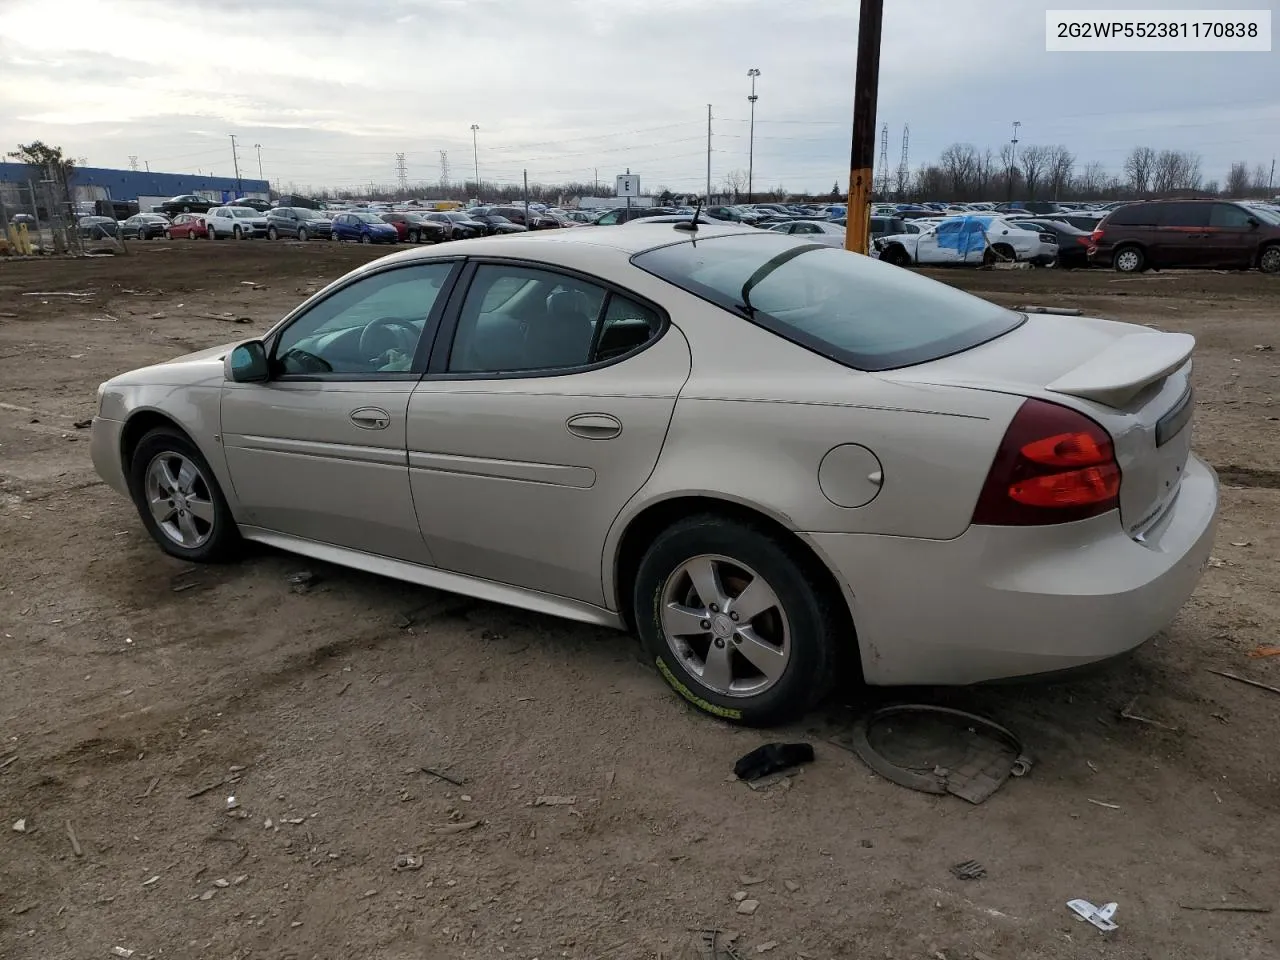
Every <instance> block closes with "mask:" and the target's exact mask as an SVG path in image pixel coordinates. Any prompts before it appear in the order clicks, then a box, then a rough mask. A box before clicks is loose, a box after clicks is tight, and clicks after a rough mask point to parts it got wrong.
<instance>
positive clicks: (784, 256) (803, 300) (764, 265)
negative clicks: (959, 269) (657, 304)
mask: <svg viewBox="0 0 1280 960" xmlns="http://www.w3.org/2000/svg"><path fill="white" fill-rule="evenodd" d="M632 262H633V263H634V264H635V265H636V266H638V267H640V268H641V269H642V270H646V271H648V272H649V273H652V274H654V275H655V276H658V277H661V278H662V279H663V280H666V281H668V282H669V283H673V284H675V285H676V286H677V287H680V288H682V289H684V290H687V291H688V292H690V293H692V294H694V295H695V296H698V297H702V298H703V299H705V300H708V301H710V302H711V303H714V304H716V305H717V306H720V307H723V308H724V309H725V310H728V311H730V312H731V313H734V314H736V315H737V316H739V317H742V318H743V319H744V320H746V321H750V322H752V323H755V324H757V325H759V326H761V327H764V328H765V329H767V330H771V331H772V332H774V333H776V334H778V335H779V336H781V337H784V338H786V339H787V340H790V341H792V342H793V343H797V344H799V345H800V346H803V347H806V348H808V349H810V350H813V351H814V352H816V353H819V354H822V355H823V356H825V357H828V358H830V359H832V360H835V361H836V362H838V363H842V364H844V365H845V366H849V367H853V368H855V369H858V370H871V371H874V370H892V369H896V368H898V367H906V366H911V365H912V364H916V363H924V362H927V361H929V360H936V359H938V358H940V357H945V356H949V355H951V354H953V353H959V352H961V351H963V350H968V349H969V348H971V347H975V346H977V345H978V344H980V343H985V342H986V341H988V340H991V339H994V338H995V337H998V336H1000V335H1001V334H1004V333H1007V332H1008V331H1010V330H1012V329H1013V328H1014V327H1017V326H1018V325H1019V324H1021V323H1022V322H1023V320H1024V319H1025V318H1024V317H1023V316H1022V314H1019V313H1014V312H1013V311H1010V310H1006V309H1005V308H1003V307H998V306H995V305H994V304H992V303H988V302H987V301H986V300H980V299H978V298H977V297H974V296H970V295H969V294H967V293H962V292H960V291H959V290H956V289H954V288H952V287H949V286H947V285H945V284H942V283H938V282H937V281H935V280H929V279H927V278H925V277H921V276H918V275H917V274H914V273H912V272H910V271H909V270H903V269H901V268H899V267H893V266H890V265H888V264H885V263H881V262H879V261H878V260H872V259H870V258H868V257H863V256H860V255H858V254H854V253H850V252H848V251H846V250H841V249H837V248H835V247H827V246H820V245H817V244H812V243H804V242H803V241H801V240H799V239H796V238H791V237H785V236H781V235H777V234H773V233H770V232H766V231H761V232H760V234H758V235H747V236H731V237H714V238H708V239H705V240H699V241H697V244H696V246H695V245H694V244H693V243H691V242H689V241H685V242H683V243H676V244H671V245H669V246H665V247H659V248H657V249H655V250H648V251H645V252H643V253H639V254H636V255H635V256H634V257H633V258H632Z"/></svg>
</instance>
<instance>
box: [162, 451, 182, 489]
mask: <svg viewBox="0 0 1280 960" xmlns="http://www.w3.org/2000/svg"><path fill="white" fill-rule="evenodd" d="M184 462H185V461H184ZM160 485H161V486H162V487H164V488H165V489H166V490H168V491H169V492H170V493H177V492H178V477H177V475H175V474H174V472H173V465H172V464H171V463H170V462H169V461H168V460H167V459H164V460H161V461H160Z"/></svg>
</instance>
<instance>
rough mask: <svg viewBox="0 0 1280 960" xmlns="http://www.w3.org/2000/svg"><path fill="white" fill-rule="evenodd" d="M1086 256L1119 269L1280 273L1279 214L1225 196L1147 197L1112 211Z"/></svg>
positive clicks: (1133, 270) (1097, 232)
mask: <svg viewBox="0 0 1280 960" xmlns="http://www.w3.org/2000/svg"><path fill="white" fill-rule="evenodd" d="M1089 239H1090V246H1089V261H1090V262H1091V263H1095V264H1101V265H1103V266H1114V267H1115V268H1116V269H1117V270H1119V271H1120V272H1121V273H1136V272H1138V271H1139V270H1145V269H1147V268H1148V267H1222V268H1231V269H1238V270H1248V269H1249V268H1251V267H1258V268H1259V269H1261V270H1262V271H1263V272H1264V273H1277V272H1280V217H1277V216H1275V215H1273V214H1270V213H1267V212H1264V211H1261V210H1257V209H1254V208H1252V207H1246V206H1244V205H1243V204H1239V203H1230V202H1227V201H1223V200H1146V201H1142V202H1139V203H1130V204H1126V205H1125V206H1123V207H1118V208H1117V209H1115V210H1113V211H1111V213H1110V214H1108V215H1107V217H1106V219H1105V220H1103V221H1102V222H1101V223H1100V224H1098V229H1096V230H1094V231H1093V234H1092V235H1091V236H1090V238H1089Z"/></svg>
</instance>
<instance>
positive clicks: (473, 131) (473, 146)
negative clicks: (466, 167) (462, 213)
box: [471, 123, 480, 203]
mask: <svg viewBox="0 0 1280 960" xmlns="http://www.w3.org/2000/svg"><path fill="white" fill-rule="evenodd" d="M479 129H480V124H478V123H473V124H472V125H471V153H472V155H473V156H474V157H475V160H476V202H477V203H479V202H480V147H479V146H478V145H477V141H476V132H477V131H478V130H479Z"/></svg>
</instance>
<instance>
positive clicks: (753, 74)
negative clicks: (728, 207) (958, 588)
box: [747, 67, 760, 203]
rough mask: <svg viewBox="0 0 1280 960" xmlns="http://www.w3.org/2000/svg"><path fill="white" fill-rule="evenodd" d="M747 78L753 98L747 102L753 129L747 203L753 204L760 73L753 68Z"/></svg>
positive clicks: (749, 138) (749, 148) (750, 133)
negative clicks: (757, 86) (752, 186)
mask: <svg viewBox="0 0 1280 960" xmlns="http://www.w3.org/2000/svg"><path fill="white" fill-rule="evenodd" d="M747 76H748V77H750V78H751V96H749V97H747V102H748V103H750V104H751V127H750V132H749V133H748V134H747V203H751V202H752V196H751V178H752V176H753V175H754V174H755V160H756V100H758V99H759V97H757V96H756V77H758V76H760V71H759V70H757V69H756V68H755V67H752V68H751V69H750V70H748V71H747Z"/></svg>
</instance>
